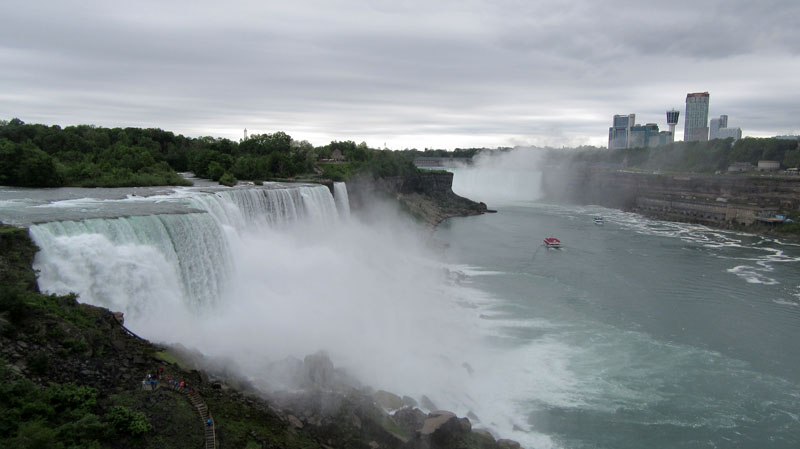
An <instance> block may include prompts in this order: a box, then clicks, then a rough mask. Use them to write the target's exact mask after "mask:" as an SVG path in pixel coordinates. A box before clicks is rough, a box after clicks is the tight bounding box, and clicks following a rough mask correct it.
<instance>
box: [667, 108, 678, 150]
mask: <svg viewBox="0 0 800 449" xmlns="http://www.w3.org/2000/svg"><path fill="white" fill-rule="evenodd" d="M679 115H681V113H680V111H676V110H675V109H672V110H670V111H667V125H669V132H670V133H672V137H671V138H670V142H674V141H675V125H677V124H678V116H679Z"/></svg>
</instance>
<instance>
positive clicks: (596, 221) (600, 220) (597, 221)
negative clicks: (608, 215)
mask: <svg viewBox="0 0 800 449" xmlns="http://www.w3.org/2000/svg"><path fill="white" fill-rule="evenodd" d="M592 220H593V221H594V224H596V225H602V224H603V223H605V220H603V217H601V216H599V215H598V216H596V217H594V218H593V219H592Z"/></svg>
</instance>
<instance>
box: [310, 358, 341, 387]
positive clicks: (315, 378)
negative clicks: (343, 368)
mask: <svg viewBox="0 0 800 449" xmlns="http://www.w3.org/2000/svg"><path fill="white" fill-rule="evenodd" d="M334 374H335V373H334V370H333V362H331V359H330V358H329V357H328V354H327V353H325V352H324V351H320V352H317V353H315V354H311V355H307V356H306V357H305V359H303V380H304V381H305V383H306V385H307V386H308V387H311V388H314V389H329V388H331V387H332V386H333V380H334Z"/></svg>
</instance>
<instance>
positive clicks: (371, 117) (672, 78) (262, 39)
mask: <svg viewBox="0 0 800 449" xmlns="http://www.w3.org/2000/svg"><path fill="white" fill-rule="evenodd" d="M651 3H652V4H651ZM798 17H800V2H797V1H796V0H762V1H758V2H754V1H750V0H748V1H742V0H726V1H720V0H707V1H706V0H699V1H698V0H691V1H687V0H672V1H660V2H630V1H617V0H607V1H602V2H600V1H596V0H571V1H563V2H554V1H552V0H551V1H539V0H494V1H482V0H454V1H450V0H445V1H438V0H427V1H417V0H409V1H404V0H393V1H384V0H340V1H328V2H326V1H315V0H294V1H286V0H284V1H272V0H260V1H227V2H223V1H219V0H215V1H213V2H211V1H205V0H191V1H189V0H187V1H184V0H176V1H158V2H150V1H128V2H118V1H109V0H99V1H98V0H82V1H79V2H77V1H69V0H67V1H64V0H62V1H59V0H52V1H37V0H24V1H17V0H3V1H2V2H0V119H6V120H7V119H10V118H13V117H19V118H20V119H22V120H23V121H25V122H28V123H45V124H48V125H50V124H59V125H62V126H65V125H71V124H95V125H99V126H108V127H115V126H123V127H124V126H134V127H158V128H162V129H166V130H170V131H173V132H176V133H181V134H185V135H189V136H200V135H211V136H215V137H227V138H231V139H238V138H239V137H241V135H242V130H243V129H244V128H247V129H248V130H249V132H250V133H264V132H275V131H285V132H287V133H289V134H290V135H291V136H292V137H293V138H295V139H297V140H308V141H310V142H312V143H314V144H316V145H321V144H325V143H327V142H329V141H331V140H354V141H356V142H361V141H366V142H367V143H368V144H369V145H370V146H373V147H383V146H384V144H385V145H386V146H388V147H389V148H393V149H401V148H412V147H415V148H419V149H422V148H426V147H427V148H447V149H452V148H455V147H473V146H486V147H497V146H513V145H539V146H555V147H560V146H575V145H582V144H592V145H598V146H605V145H606V144H607V139H608V127H609V126H610V124H611V118H612V116H613V115H614V114H628V113H635V114H636V117H637V122H639V123H647V122H655V123H658V124H659V126H661V127H662V128H664V129H665V128H666V123H665V122H666V118H665V111H666V110H667V109H670V108H673V107H674V108H676V109H678V110H680V111H681V120H680V122H679V124H678V132H677V135H678V138H680V137H681V136H682V134H683V132H682V131H683V116H684V114H685V98H686V93H688V92H702V91H708V92H709V93H710V94H711V101H710V111H709V115H710V117H716V116H719V115H720V114H727V115H728V116H729V120H728V126H732V127H741V128H742V129H743V132H744V134H745V135H750V136H756V137H765V136H773V135H779V134H788V133H800V118H798V117H800V26H798Z"/></svg>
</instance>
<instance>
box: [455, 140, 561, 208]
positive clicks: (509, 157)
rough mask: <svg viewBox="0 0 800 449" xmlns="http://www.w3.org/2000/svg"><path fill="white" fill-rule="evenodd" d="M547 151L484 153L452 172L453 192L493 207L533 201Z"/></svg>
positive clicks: (537, 189) (529, 150)
mask: <svg viewBox="0 0 800 449" xmlns="http://www.w3.org/2000/svg"><path fill="white" fill-rule="evenodd" d="M545 151H546V150H544V149H541V148H515V149H513V150H510V151H483V152H481V153H479V154H478V155H476V156H475V157H474V158H473V163H472V164H470V165H462V166H460V167H458V168H456V169H454V170H453V172H454V176H453V192H455V193H456V194H458V195H461V196H464V197H467V198H470V199H472V200H475V201H483V202H485V203H487V204H488V205H489V207H490V208H491V207H492V206H493V205H498V204H508V203H514V202H520V201H535V200H537V199H538V198H539V197H540V196H541V178H542V176H541V171H542V169H543V167H542V160H543V158H544V152H545Z"/></svg>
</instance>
